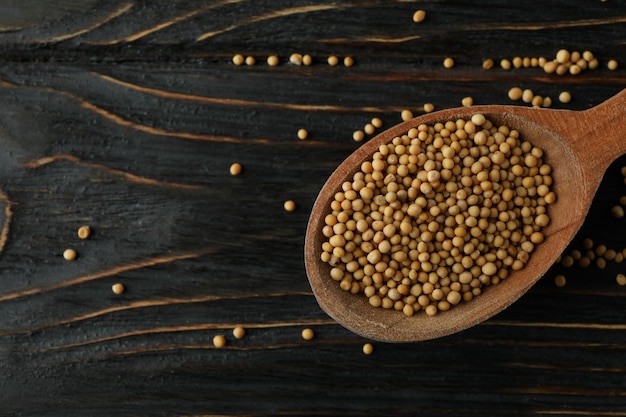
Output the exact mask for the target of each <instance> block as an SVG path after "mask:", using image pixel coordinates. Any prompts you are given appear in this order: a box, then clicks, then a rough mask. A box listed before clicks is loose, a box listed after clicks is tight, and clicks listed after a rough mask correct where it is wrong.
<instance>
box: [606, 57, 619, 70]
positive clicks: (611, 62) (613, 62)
mask: <svg viewBox="0 0 626 417" xmlns="http://www.w3.org/2000/svg"><path fill="white" fill-rule="evenodd" d="M606 66H607V68H608V69H610V70H611V71H615V70H616V69H617V67H618V64H617V61H616V60H614V59H611V60H609V62H607V64H606Z"/></svg>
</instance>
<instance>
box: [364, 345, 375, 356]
mask: <svg viewBox="0 0 626 417" xmlns="http://www.w3.org/2000/svg"><path fill="white" fill-rule="evenodd" d="M363 353H365V354H366V355H371V354H372V353H374V346H372V344H371V343H366V344H364V345H363Z"/></svg>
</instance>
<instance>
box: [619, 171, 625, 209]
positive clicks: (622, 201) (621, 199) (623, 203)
mask: <svg viewBox="0 0 626 417" xmlns="http://www.w3.org/2000/svg"><path fill="white" fill-rule="evenodd" d="M624 168H626V167H624ZM622 169H623V168H622ZM619 203H620V204H621V205H622V206H626V195H623V196H621V197H620V198H619Z"/></svg>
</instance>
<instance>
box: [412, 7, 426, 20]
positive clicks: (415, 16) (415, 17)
mask: <svg viewBox="0 0 626 417" xmlns="http://www.w3.org/2000/svg"><path fill="white" fill-rule="evenodd" d="M424 19H426V12H425V11H424V10H417V11H416V12H415V13H413V21H414V22H415V23H420V22H423V21H424Z"/></svg>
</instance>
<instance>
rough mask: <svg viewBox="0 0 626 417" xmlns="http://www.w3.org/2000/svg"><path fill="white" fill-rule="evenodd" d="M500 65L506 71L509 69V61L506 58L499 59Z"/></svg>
mask: <svg viewBox="0 0 626 417" xmlns="http://www.w3.org/2000/svg"><path fill="white" fill-rule="evenodd" d="M500 67H501V68H502V69H503V70H506V71H508V70H510V69H511V61H509V60H508V59H503V60H501V61H500Z"/></svg>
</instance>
